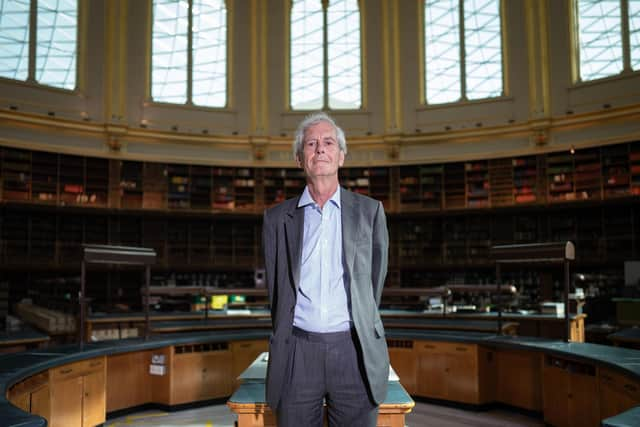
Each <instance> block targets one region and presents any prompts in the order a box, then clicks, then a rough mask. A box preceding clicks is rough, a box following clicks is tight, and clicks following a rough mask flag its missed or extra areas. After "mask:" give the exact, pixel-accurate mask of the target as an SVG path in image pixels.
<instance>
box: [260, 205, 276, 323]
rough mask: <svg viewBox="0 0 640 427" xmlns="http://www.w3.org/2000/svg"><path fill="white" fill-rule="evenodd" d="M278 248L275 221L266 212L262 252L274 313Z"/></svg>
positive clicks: (270, 303)
mask: <svg viewBox="0 0 640 427" xmlns="http://www.w3.org/2000/svg"><path fill="white" fill-rule="evenodd" d="M276 246H277V241H276V231H275V227H274V221H273V220H271V219H270V218H269V215H268V211H265V212H264V215H263V220H262V250H263V254H264V267H265V279H266V282H267V290H268V292H269V305H270V307H271V311H273V310H274V307H275V306H276V304H275V299H276V296H275V292H276V290H275V283H276V277H275V275H276V262H277V260H276ZM272 315H273V313H272ZM272 318H273V316H272Z"/></svg>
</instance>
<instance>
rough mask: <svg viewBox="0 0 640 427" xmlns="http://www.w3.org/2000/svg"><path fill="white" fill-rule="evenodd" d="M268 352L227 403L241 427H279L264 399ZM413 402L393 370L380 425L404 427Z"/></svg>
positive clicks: (261, 356) (248, 372) (382, 408)
mask: <svg viewBox="0 0 640 427" xmlns="http://www.w3.org/2000/svg"><path fill="white" fill-rule="evenodd" d="M266 354H267V353H266V352H265V353H262V354H261V355H260V356H258V357H257V358H256V360H255V361H254V362H253V363H252V364H251V366H249V367H248V368H247V369H246V370H245V371H244V372H243V373H242V374H241V375H240V377H239V379H241V380H242V381H243V382H242V383H241V384H240V387H239V388H238V389H237V390H236V391H235V393H233V395H232V396H231V397H230V398H229V400H228V401H227V406H229V408H231V410H232V411H233V412H234V413H236V414H237V415H238V427H276V417H275V415H274V414H273V412H272V411H271V408H269V406H268V405H267V403H266V401H265V400H266V399H265V385H264V379H265V376H266V372H267V362H266V360H265V355H266ZM414 405H415V402H414V401H413V399H411V397H410V396H409V394H407V392H406V390H405V389H404V387H402V385H401V384H400V381H398V379H397V376H396V375H395V373H394V372H393V371H392V373H391V375H390V380H389V389H388V393H387V398H386V399H385V401H384V403H383V404H382V405H380V409H379V411H378V422H377V425H378V426H380V427H382V426H384V427H404V425H405V424H404V417H405V414H407V413H409V412H411V409H413V407H414ZM325 421H326V420H325Z"/></svg>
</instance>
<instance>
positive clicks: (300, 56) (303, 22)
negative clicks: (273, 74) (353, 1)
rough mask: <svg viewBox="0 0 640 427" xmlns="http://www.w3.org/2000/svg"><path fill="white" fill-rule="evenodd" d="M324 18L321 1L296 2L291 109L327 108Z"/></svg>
mask: <svg viewBox="0 0 640 427" xmlns="http://www.w3.org/2000/svg"><path fill="white" fill-rule="evenodd" d="M323 26H324V23H323V17H322V4H321V2H320V0H295V1H294V2H293V6H292V8H291V91H290V92H291V108H292V109H300V110H304V109H319V108H322V104H323V99H322V98H323V96H322V95H323V91H324V88H323V74H324V71H323V63H324V60H323V53H322V52H323V45H324V41H323V35H322V34H323Z"/></svg>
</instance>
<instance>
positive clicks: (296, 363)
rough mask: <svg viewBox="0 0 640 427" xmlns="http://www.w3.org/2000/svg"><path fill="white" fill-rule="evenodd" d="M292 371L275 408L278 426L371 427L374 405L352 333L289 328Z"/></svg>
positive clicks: (374, 414)
mask: <svg viewBox="0 0 640 427" xmlns="http://www.w3.org/2000/svg"><path fill="white" fill-rule="evenodd" d="M289 363H290V364H291V365H290V367H289V368H290V369H289V372H290V373H291V376H290V378H288V380H287V381H285V384H286V385H285V389H284V391H283V394H282V397H281V400H280V404H279V406H278V410H277V411H276V415H277V419H278V427H301V426H304V427H322V425H323V413H324V411H323V403H326V406H327V420H328V424H329V426H330V427H339V426H344V427H360V426H361V427H375V425H376V422H377V419H378V406H377V405H376V404H375V403H373V401H372V400H371V398H370V396H369V391H368V387H367V384H366V379H365V376H364V372H363V367H362V358H361V357H360V355H359V349H358V346H357V337H356V336H355V332H353V331H346V332H332V333H326V334H320V333H313V332H306V331H303V330H302V329H299V328H296V327H294V328H293V336H292V345H291V354H290V355H289Z"/></svg>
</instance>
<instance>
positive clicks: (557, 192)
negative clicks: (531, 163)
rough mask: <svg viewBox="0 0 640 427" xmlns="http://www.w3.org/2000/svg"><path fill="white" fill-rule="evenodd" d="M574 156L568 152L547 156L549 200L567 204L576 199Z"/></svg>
mask: <svg viewBox="0 0 640 427" xmlns="http://www.w3.org/2000/svg"><path fill="white" fill-rule="evenodd" d="M573 171H574V167H573V155H572V154H570V153H568V152H560V153H550V154H548V155H547V182H548V187H547V200H548V201H549V202H566V201H570V200H575V199H576V193H575V187H574V180H573Z"/></svg>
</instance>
